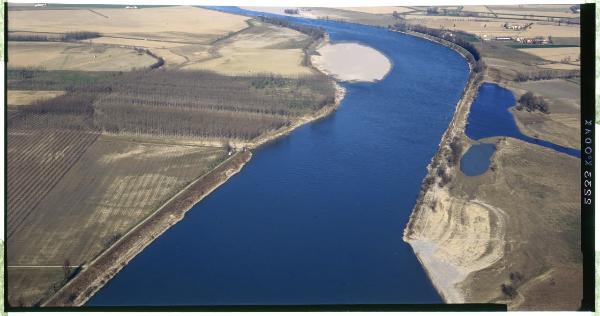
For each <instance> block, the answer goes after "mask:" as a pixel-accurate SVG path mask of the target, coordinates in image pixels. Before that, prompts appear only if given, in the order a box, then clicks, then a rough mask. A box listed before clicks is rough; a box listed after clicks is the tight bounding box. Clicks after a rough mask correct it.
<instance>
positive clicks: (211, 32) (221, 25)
mask: <svg viewBox="0 0 600 316" xmlns="http://www.w3.org/2000/svg"><path fill="white" fill-rule="evenodd" d="M9 20H10V28H9V30H10V31H33V32H40V31H44V32H57V33H64V32H69V31H73V30H79V31H92V32H100V33H102V34H110V35H117V34H118V35H121V36H125V37H134V38H137V39H142V40H143V39H154V40H165V41H201V42H203V43H209V42H211V41H213V40H215V39H217V38H219V37H221V36H224V35H227V33H229V32H235V31H238V30H240V29H243V28H245V27H246V26H247V25H246V22H245V21H246V20H248V18H246V17H242V16H239V15H233V14H227V13H221V12H218V11H214V10H206V9H202V8H197V7H191V6H176V7H159V8H144V9H140V10H127V9H125V8H114V9H113V8H111V9H104V8H97V9H93V10H91V9H83V8H82V9H76V10H24V11H10V13H9Z"/></svg>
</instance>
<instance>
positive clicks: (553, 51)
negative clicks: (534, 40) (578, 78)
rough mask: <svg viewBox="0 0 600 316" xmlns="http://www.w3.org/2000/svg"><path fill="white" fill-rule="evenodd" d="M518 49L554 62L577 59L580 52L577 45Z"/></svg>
mask: <svg viewBox="0 0 600 316" xmlns="http://www.w3.org/2000/svg"><path fill="white" fill-rule="evenodd" d="M519 50H520V51H523V52H525V53H528V54H532V55H535V56H538V57H540V58H543V59H546V60H549V61H554V62H560V61H562V60H565V59H566V60H568V61H569V62H575V61H578V60H579V56H580V52H581V49H580V48H579V47H556V48H554V47H553V48H521V49H519Z"/></svg>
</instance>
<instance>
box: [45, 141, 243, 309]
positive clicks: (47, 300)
mask: <svg viewBox="0 0 600 316" xmlns="http://www.w3.org/2000/svg"><path fill="white" fill-rule="evenodd" d="M241 153H243V152H239V151H238V152H236V153H235V154H233V155H231V156H229V157H228V158H227V159H225V160H223V161H222V162H220V163H219V164H218V165H216V166H215V167H213V168H212V169H210V170H209V171H208V172H206V173H204V174H203V175H201V176H200V177H198V178H196V179H195V180H194V181H192V182H191V183H189V184H188V185H186V186H185V187H184V188H182V189H181V190H179V192H177V194H175V195H174V196H172V197H171V198H169V199H168V200H167V201H166V202H164V203H163V204H161V206H159V207H158V208H157V209H156V210H155V211H154V212H152V213H151V214H149V215H148V216H146V218H144V219H143V220H141V221H140V222H139V223H138V224H136V225H135V226H134V227H132V228H131V229H130V230H129V231H127V232H126V233H125V234H123V236H122V237H121V238H119V240H117V241H116V242H114V243H113V244H112V245H111V246H110V247H108V248H106V249H105V250H104V251H102V252H101V253H100V254H98V255H97V256H96V257H94V258H93V259H92V260H91V261H90V262H89V263H87V264H82V269H81V270H82V271H81V272H83V271H85V270H87V268H89V267H91V266H93V265H94V264H95V263H96V262H97V261H98V260H100V259H101V258H102V257H103V256H104V255H106V254H107V253H109V252H110V251H111V250H112V249H113V248H115V247H116V246H118V245H119V244H120V243H121V242H122V241H123V240H126V237H129V236H130V235H131V234H132V233H133V232H135V231H136V230H137V228H139V227H140V226H142V225H143V224H145V223H146V222H148V221H149V220H151V219H152V218H153V217H154V216H155V215H156V214H158V213H159V212H160V211H162V210H163V209H164V208H165V207H166V206H167V205H169V203H171V202H172V201H174V200H175V199H177V198H178V197H179V196H181V195H182V194H184V193H186V192H187V191H188V189H189V188H190V187H192V186H193V185H194V184H196V183H198V182H199V181H201V180H203V179H204V178H205V177H206V176H207V175H209V174H211V173H212V172H213V171H214V170H217V169H218V168H219V167H221V166H222V165H224V164H226V163H227V162H229V161H230V160H232V159H233V158H235V157H237V156H238V155H240V154H241ZM198 203H199V202H198ZM196 204H197V203H196ZM194 205H195V204H194ZM81 272H80V273H78V274H77V275H75V276H74V277H73V278H72V279H71V280H69V282H67V283H65V284H64V285H63V286H62V287H61V288H60V289H59V290H58V291H56V292H55V293H54V294H53V295H52V296H50V297H49V298H47V299H46V300H45V302H44V303H43V304H42V306H45V304H46V303H47V302H51V301H52V300H53V299H54V298H55V297H57V296H58V295H59V294H60V293H61V292H62V291H63V290H64V289H65V288H67V286H68V285H69V284H70V283H72V282H73V281H74V280H77V277H78V276H79V275H81Z"/></svg>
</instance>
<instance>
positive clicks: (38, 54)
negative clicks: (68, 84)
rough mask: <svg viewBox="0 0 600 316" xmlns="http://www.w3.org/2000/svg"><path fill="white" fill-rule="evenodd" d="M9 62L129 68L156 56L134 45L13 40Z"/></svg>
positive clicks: (45, 66)
mask: <svg viewBox="0 0 600 316" xmlns="http://www.w3.org/2000/svg"><path fill="white" fill-rule="evenodd" d="M8 56H9V58H8V66H9V67H11V68H24V67H30V68H39V69H46V70H89V71H120V70H123V71H127V70H131V69H134V68H144V67H148V66H150V65H152V64H154V63H155V62H156V60H155V59H154V58H153V57H151V56H149V55H146V54H139V53H138V52H136V51H135V50H133V49H126V48H118V47H105V46H97V45H89V44H80V43H61V42H9V43H8Z"/></svg>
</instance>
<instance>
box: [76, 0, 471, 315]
mask: <svg viewBox="0 0 600 316" xmlns="http://www.w3.org/2000/svg"><path fill="white" fill-rule="evenodd" d="M220 9H222V10H227V11H230V12H244V13H251V12H248V11H244V10H240V9H237V8H220ZM289 19H293V20H295V21H297V22H298V23H305V24H311V25H318V26H321V27H324V28H325V29H326V31H327V32H329V34H330V36H331V40H332V42H338V41H352V42H360V43H363V44H366V45H369V46H371V47H373V48H375V49H377V50H379V51H381V52H382V53H384V54H385V55H386V56H388V58H390V59H391V61H392V62H393V69H392V70H391V72H390V73H389V74H388V75H387V76H386V77H385V78H384V79H383V80H382V81H379V82H376V83H345V84H343V85H344V87H345V88H346V89H347V94H346V97H345V98H344V100H343V102H342V104H341V106H340V108H339V109H338V111H337V112H335V113H334V114H332V115H331V116H329V117H328V118H325V119H323V120H320V121H318V122H314V123H311V124H308V125H305V126H303V127H301V128H298V129H297V130H295V131H294V132H293V133H291V134H290V135H289V136H286V137H283V138H281V139H279V140H277V141H275V142H273V143H270V144H268V145H266V146H263V147H261V148H259V149H258V150H257V151H256V152H255V153H254V156H253V158H252V160H251V161H250V162H249V163H248V164H247V165H246V166H245V167H244V168H243V169H242V171H241V172H240V173H239V174H237V175H235V176H234V177H232V178H231V179H229V181H227V182H226V183H225V184H223V185H222V186H221V187H219V188H218V189H217V190H215V191H214V192H213V193H212V194H211V195H210V196H208V197H206V198H205V199H204V200H203V201H202V202H200V203H198V204H197V205H195V206H194V207H193V208H192V209H191V210H190V211H189V212H188V213H187V214H186V217H185V218H184V219H183V220H182V221H181V222H179V223H178V224H176V225H174V226H173V227H172V228H171V229H169V230H168V231H167V232H165V233H164V234H163V235H162V236H160V237H159V238H158V239H157V240H156V241H155V242H153V243H152V244H151V245H149V246H148V247H147V248H146V249H145V250H144V251H143V252H142V253H140V254H139V255H138V256H137V257H135V258H134V259H133V260H132V261H131V262H130V263H129V264H128V265H127V266H126V267H125V268H124V269H123V270H122V271H121V272H120V273H119V274H117V275H116V276H115V277H114V278H113V279H112V280H111V281H109V282H108V284H107V285H106V286H105V287H104V288H102V289H101V290H100V291H99V292H98V293H97V294H96V295H95V296H94V297H92V299H91V300H90V301H89V302H88V304H87V305H88V306H123V305H126V306H148V305H196V306H199V305H239V304H359V303H360V304H374V303H376V304H395V303H441V302H442V300H441V298H440V297H439V295H438V294H437V292H436V291H435V289H434V288H433V286H432V284H431V282H430V281H429V279H428V278H427V275H426V274H425V272H424V270H423V268H422V267H421V265H420V264H419V262H418V261H417V259H416V257H415V255H414V254H413V252H412V250H411V248H410V246H409V245H408V244H406V243H404V242H403V241H402V232H403V229H404V227H405V225H406V223H407V221H408V218H409V216H410V213H411V211H412V208H413V206H414V204H415V201H416V198H417V196H418V194H419V189H420V185H421V181H422V180H423V177H424V176H425V174H426V166H427V164H428V163H429V162H430V160H431V158H432V157H433V155H434V154H435V152H436V150H437V146H438V144H439V142H440V139H441V137H442V134H443V132H444V130H445V129H446V128H447V127H448V124H449V122H450V120H451V118H452V115H453V113H454V109H455V106H456V103H457V101H458V99H459V98H460V96H461V93H462V90H463V88H464V86H465V84H466V81H467V77H468V65H467V63H466V61H465V60H464V59H463V58H462V57H461V56H460V55H458V54H457V53H455V52H454V51H452V50H450V49H448V48H446V47H443V46H441V45H438V44H435V43H432V42H429V41H426V40H423V39H419V38H414V37H411V36H407V35H403V34H399V33H393V32H389V31H387V30H385V29H382V28H375V27H369V26H363V25H357V24H347V23H340V22H333V21H317V20H304V19H299V18H289Z"/></svg>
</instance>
